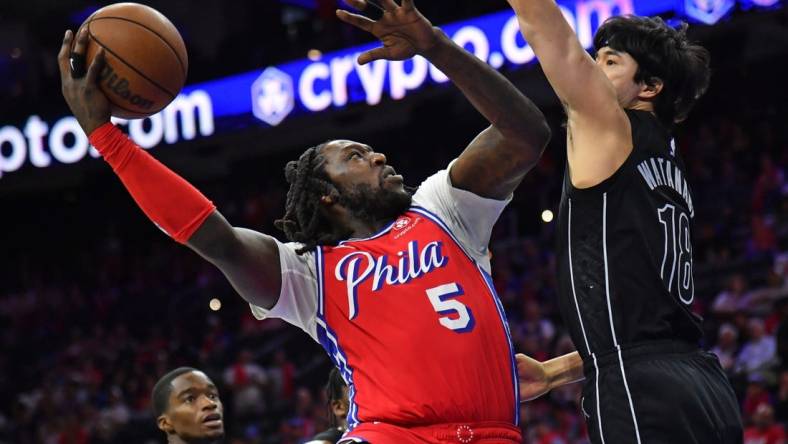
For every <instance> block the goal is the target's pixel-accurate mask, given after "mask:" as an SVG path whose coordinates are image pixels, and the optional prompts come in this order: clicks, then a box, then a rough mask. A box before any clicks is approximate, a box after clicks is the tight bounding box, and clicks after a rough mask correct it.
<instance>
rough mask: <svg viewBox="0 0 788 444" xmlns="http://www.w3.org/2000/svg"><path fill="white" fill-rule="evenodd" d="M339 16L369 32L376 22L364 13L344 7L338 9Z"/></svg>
mask: <svg viewBox="0 0 788 444" xmlns="http://www.w3.org/2000/svg"><path fill="white" fill-rule="evenodd" d="M337 18H339V19H340V20H342V21H343V22H345V23H347V24H350V25H353V26H355V27H357V28H359V29H362V30H364V31H367V32H372V25H374V24H375V22H374V21H373V20H372V19H369V18H367V17H364V16H363V15H359V14H353V13H352V12H347V11H345V10H344V9H337Z"/></svg>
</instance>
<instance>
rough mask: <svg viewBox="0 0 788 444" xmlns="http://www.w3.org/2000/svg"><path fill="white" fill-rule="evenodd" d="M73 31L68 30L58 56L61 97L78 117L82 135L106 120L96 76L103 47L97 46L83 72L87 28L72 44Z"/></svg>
mask: <svg viewBox="0 0 788 444" xmlns="http://www.w3.org/2000/svg"><path fill="white" fill-rule="evenodd" d="M73 40H74V34H73V33H72V32H71V31H70V30H69V31H66V35H65V37H64V38H63V45H62V46H61V47H60V52H59V53H58V55H57V63H58V66H59V68H60V81H61V84H62V91H63V97H65V99H66V103H68V107H69V108H71V112H72V113H74V117H76V118H77V121H78V122H79V124H80V126H82V129H83V130H84V131H85V134H87V135H90V133H92V132H93V130H95V129H96V128H98V127H100V126H101V125H103V124H105V123H107V122H109V116H110V112H109V100H107V96H105V95H104V93H103V92H102V91H101V90H100V89H99V85H98V78H99V73H100V72H101V69H102V68H103V67H104V49H103V48H102V49H100V50H99V51H98V53H96V57H94V58H93V62H92V63H91V64H90V66H89V67H88V70H87V74H85V73H84V66H80V65H84V60H85V51H86V49H87V46H88V45H87V43H88V33H87V29H82V30H81V31H80V32H79V35H78V36H77V41H76V44H74V45H73V49H72V41H73Z"/></svg>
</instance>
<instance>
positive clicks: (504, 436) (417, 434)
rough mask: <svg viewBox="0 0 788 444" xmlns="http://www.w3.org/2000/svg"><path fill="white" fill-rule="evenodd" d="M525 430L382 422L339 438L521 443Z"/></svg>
mask: <svg viewBox="0 0 788 444" xmlns="http://www.w3.org/2000/svg"><path fill="white" fill-rule="evenodd" d="M522 441H523V436H522V432H521V431H520V429H519V428H517V427H515V426H514V425H513V424H509V423H506V422H477V423H453V424H439V425H432V426H421V427H399V426H395V425H391V424H385V423H382V422H377V421H375V422H369V423H362V424H359V425H358V426H357V427H356V428H355V429H353V431H351V432H349V433H348V434H346V435H345V436H343V437H342V439H341V440H340V441H339V443H341V444H345V443H362V442H368V443H370V444H471V443H473V444H520V443H522Z"/></svg>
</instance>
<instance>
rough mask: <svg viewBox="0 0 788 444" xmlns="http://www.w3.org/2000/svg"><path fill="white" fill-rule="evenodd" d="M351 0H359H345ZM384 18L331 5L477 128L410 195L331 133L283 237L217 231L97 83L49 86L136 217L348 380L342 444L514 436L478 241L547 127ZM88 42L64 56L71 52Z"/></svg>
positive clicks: (422, 21)
mask: <svg viewBox="0 0 788 444" xmlns="http://www.w3.org/2000/svg"><path fill="white" fill-rule="evenodd" d="M349 3H350V5H351V6H354V7H356V8H357V9H359V10H363V9H365V8H366V7H367V3H366V2H365V1H363V0H352V1H350V2H349ZM379 7H380V8H382V9H383V10H384V12H383V16H382V18H380V19H379V20H377V21H373V20H370V19H368V18H366V17H363V16H361V15H356V14H351V13H348V12H346V11H337V15H338V17H339V18H340V19H341V20H343V21H345V22H348V23H350V24H352V25H355V26H357V27H359V28H361V29H364V30H366V31H369V32H370V33H372V34H373V35H375V36H376V37H377V38H378V39H380V40H381V41H382V42H383V46H382V47H380V48H377V49H373V50H371V51H368V52H366V53H364V54H361V55H360V56H359V60H358V61H359V63H361V64H367V63H374V62H375V61H376V60H382V59H385V60H405V59H408V58H410V57H413V56H415V55H421V56H423V57H425V58H427V60H429V61H430V62H432V63H433V64H434V65H435V66H436V67H437V68H439V69H440V70H441V71H442V72H443V73H445V74H446V75H447V76H448V77H449V78H450V79H451V80H452V81H453V82H454V84H455V85H456V86H457V87H458V88H459V89H460V90H461V91H462V92H463V93H464V94H465V96H466V97H467V98H468V99H469V100H470V101H471V103H472V104H473V105H474V106H475V107H476V109H477V110H478V111H479V112H480V113H481V114H482V115H484V116H485V117H486V118H487V119H488V120H489V122H490V123H491V126H490V127H489V128H487V129H485V130H484V131H483V132H482V133H481V134H479V135H478V136H477V137H476V138H475V139H474V140H473V141H472V142H471V143H470V145H469V146H468V147H467V148H466V149H465V150H464V151H463V152H462V153H461V154H460V155H459V157H458V158H457V159H455V160H454V161H453V162H451V163H450V164H449V166H448V167H447V168H446V169H445V170H442V171H439V172H437V173H436V174H434V175H433V176H431V177H429V178H428V179H426V180H425V181H424V182H423V183H422V184H421V186H420V187H418V190H417V191H414V190H412V189H410V188H408V187H406V186H405V185H404V180H403V178H402V176H400V175H398V174H397V173H396V172H395V170H394V168H392V167H391V166H389V165H388V164H387V163H386V156H384V155H383V154H381V153H379V152H376V151H374V150H373V149H372V147H370V146H368V145H365V144H363V143H359V142H354V141H350V140H332V141H330V142H327V143H324V144H321V145H319V146H316V147H312V148H309V149H307V150H306V151H305V152H304V153H303V154H302V155H301V156H300V158H299V159H298V160H297V161H293V162H290V163H289V164H288V165H287V167H286V169H285V175H286V179H287V181H288V182H289V183H290V190H289V192H288V195H287V208H286V214H285V215H284V217H283V218H282V219H281V220H279V221H277V226H278V227H280V228H281V229H282V230H283V231H284V232H285V234H286V236H287V238H288V239H289V240H290V241H291V242H290V243H281V242H279V241H277V240H276V239H275V238H273V237H271V236H268V235H265V234H262V233H258V232H255V231H252V230H248V229H244V228H237V227H233V226H232V225H230V224H229V223H228V222H227V221H226V220H225V219H224V217H223V216H222V215H221V214H220V213H219V212H218V211H217V210H216V208H215V207H214V205H213V204H212V203H211V202H210V201H209V200H208V199H206V198H205V197H204V196H203V195H202V194H200V193H199V192H198V191H197V190H196V189H195V188H194V187H192V186H191V185H189V184H188V183H187V182H186V181H184V180H183V179H182V178H180V177H179V176H177V175H176V174H175V173H173V172H172V171H170V170H169V169H167V168H166V167H164V166H163V165H161V164H160V163H158V162H157V161H156V160H154V159H153V158H152V157H151V156H150V155H149V154H147V153H146V152H145V151H144V150H142V149H140V148H139V147H137V146H136V145H134V143H133V142H131V141H130V140H129V139H128V138H127V137H126V136H124V135H123V134H122V133H121V132H120V131H119V130H118V129H116V128H115V127H114V126H113V125H112V124H111V123H109V112H108V110H109V108H108V102H107V100H106V98H105V97H104V96H103V95H102V94H101V92H100V91H99V90H98V89H97V88H96V85H95V78H96V73H97V72H98V71H99V69H100V65H101V60H102V57H101V56H99V57H98V58H97V60H98V62H96V63H94V64H93V65H92V66H90V67H89V69H88V72H87V75H86V76H85V77H84V78H74V75H73V73H70V72H69V61H68V59H69V47H70V46H71V40H72V37H71V34H70V33H67V35H66V37H65V40H64V42H63V48H62V50H61V53H60V55H59V64H60V69H61V74H62V82H63V93H64V96H65V98H66V101H67V102H68V104H69V106H70V107H71V109H72V111H73V112H74V115H75V116H76V118H77V120H78V121H79V122H80V124H81V125H82V127H83V129H84V130H85V132H86V133H87V134H89V137H90V141H91V143H92V144H93V145H94V146H95V147H96V148H97V149H98V151H99V152H100V153H101V155H102V156H103V158H104V159H105V160H106V161H107V162H108V163H109V164H110V165H111V166H112V168H113V170H114V171H115V173H116V174H117V175H118V176H119V178H120V180H121V181H122V182H123V184H124V185H125V187H126V188H127V189H128V190H129V192H130V194H131V195H132V197H133V198H134V199H135V201H136V202H137V204H138V205H139V206H140V208H141V209H142V210H143V211H144V212H145V214H146V215H147V216H148V217H149V218H150V219H151V220H152V221H153V222H154V223H156V225H157V226H159V227H160V228H161V229H162V230H163V231H165V232H166V233H167V234H168V235H170V236H171V237H172V238H174V239H175V240H176V241H178V242H180V243H183V244H185V245H187V246H189V247H190V248H192V249H193V250H195V251H196V252H197V253H198V254H200V255H201V256H202V257H204V258H205V259H206V260H208V261H210V262H211V263H213V264H215V265H216V266H217V267H218V268H219V269H221V271H222V272H223V273H224V274H225V275H226V276H227V278H228V280H229V281H230V282H231V284H232V285H233V286H234V288H235V289H236V290H237V291H238V293H239V294H240V295H241V296H242V297H243V298H244V299H245V300H246V301H248V302H249V304H250V305H251V309H252V311H253V313H254V315H255V316H256V317H257V318H259V319H264V318H267V317H277V318H281V319H284V320H286V321H287V322H289V323H291V324H293V325H295V326H298V327H300V328H301V329H303V330H304V331H305V332H306V333H307V334H309V335H310V336H311V337H312V338H314V339H315V340H316V341H318V342H319V343H320V344H321V345H322V346H323V347H324V348H325V349H326V351H327V352H328V355H329V356H330V358H331V359H332V360H333V362H334V364H335V365H336V366H337V368H339V369H340V371H341V373H342V377H343V379H344V380H345V381H346V382H347V385H348V397H349V401H350V406H349V411H348V428H349V431H348V432H347V433H346V434H345V436H344V438H343V440H344V441H345V442H372V443H374V444H387V443H397V444H408V443H414V444H415V443H468V442H474V443H488V444H492V443H519V442H521V439H522V437H521V433H520V430H519V428H518V420H519V409H518V403H519V401H520V399H521V398H527V397H531V396H533V393H529V390H530V388H529V387H531V385H529V384H523V388H524V389H525V390H524V392H523V393H519V392H520V390H519V389H520V386H519V385H518V375H517V369H516V366H515V358H514V355H513V351H512V347H511V341H510V335H509V332H508V327H507V324H506V320H505V317H504V313H503V309H502V306H501V303H500V301H499V300H498V298H497V296H496V295H495V293H494V290H493V286H492V284H491V280H490V262H489V259H488V250H487V244H488V242H489V238H490V234H491V230H492V226H493V224H494V223H495V221H496V219H497V218H498V216H499V215H500V213H501V211H502V210H503V209H504V207H505V206H506V204H507V203H508V202H509V200H510V199H511V196H512V192H513V191H514V189H515V188H516V187H517V185H518V184H519V183H520V182H521V181H522V179H523V177H524V176H525V174H526V173H527V172H528V171H529V170H530V169H531V168H532V167H533V166H534V164H535V163H536V162H537V161H538V159H539V157H540V155H541V153H542V151H543V149H544V147H545V145H546V143H547V141H548V139H549V137H550V130H549V127H548V126H547V124H546V122H545V120H544V116H543V115H542V113H541V112H540V111H539V110H538V109H537V108H536V107H535V106H534V104H533V103H531V102H530V101H529V100H528V99H527V98H526V97H524V96H523V95H522V94H521V93H520V92H519V91H518V90H517V89H516V88H515V87H514V86H513V85H512V84H511V83H510V82H509V81H507V80H506V79H505V78H504V77H503V76H501V75H500V74H499V73H497V72H496V71H495V70H493V69H492V68H490V67H489V66H488V65H487V64H485V63H484V62H482V61H480V60H478V59H477V58H475V57H474V56H473V55H471V54H469V53H468V52H466V51H465V50H463V49H462V48H461V47H459V46H457V45H456V44H454V43H453V42H452V41H451V40H450V39H449V38H448V37H447V36H446V35H445V34H444V33H443V32H442V31H441V30H440V29H439V28H436V27H433V26H432V25H431V24H430V22H429V21H428V20H427V19H426V18H424V17H423V16H422V15H421V14H420V13H419V11H418V10H417V9H416V8H415V7H414V4H413V1H412V0H403V2H402V5H398V4H396V3H395V2H394V1H393V0H382V3H381V4H380V5H379ZM85 41H86V37H85V36H84V35H80V36H79V37H78V38H77V42H76V45H75V47H74V52H77V53H80V52H82V51H84V47H85Z"/></svg>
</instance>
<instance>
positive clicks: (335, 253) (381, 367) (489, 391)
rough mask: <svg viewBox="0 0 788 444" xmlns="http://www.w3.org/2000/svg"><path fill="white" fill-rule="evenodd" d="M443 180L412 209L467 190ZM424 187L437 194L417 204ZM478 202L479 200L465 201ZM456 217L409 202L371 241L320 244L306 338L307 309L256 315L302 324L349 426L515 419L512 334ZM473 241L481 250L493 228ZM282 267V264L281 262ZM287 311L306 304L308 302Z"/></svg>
mask: <svg viewBox="0 0 788 444" xmlns="http://www.w3.org/2000/svg"><path fill="white" fill-rule="evenodd" d="M442 173H443V175H441V173H439V174H438V175H436V176H439V177H437V178H436V176H433V177H432V178H430V179H428V181H427V182H425V184H423V185H422V189H420V190H419V193H421V194H422V195H421V196H420V195H419V193H417V195H416V196H415V197H414V205H418V204H419V203H422V202H424V203H425V204H427V205H431V206H432V207H433V210H436V211H443V210H444V207H445V205H446V204H447V202H446V198H447V197H451V194H452V193H457V192H462V193H467V192H464V191H462V190H456V189H452V188H450V183H449V179H448V175H447V174H446V171H443V172H442ZM430 181H433V183H430ZM442 182H446V184H445V185H444V184H443V183H442ZM430 189H433V191H435V192H437V193H439V194H441V193H442V196H438V198H437V199H432V198H431V196H426V197H425V196H424V195H423V194H424V193H426V192H429V191H430ZM467 194H468V195H470V193H467ZM466 197H467V196H466ZM474 198H475V199H480V200H481V199H482V198H480V197H478V196H472V197H470V198H469V199H470V200H471V202H473V199H474ZM484 201H489V200H487V199H485V200H484ZM436 202H437V203H436ZM451 202H453V201H451ZM449 203H450V202H449ZM503 205H505V203H502V204H500V208H499V209H498V210H497V211H498V212H497V213H496V214H495V215H494V216H495V217H496V218H497V215H498V213H499V212H500V209H502V208H503ZM482 206H483V205H482ZM482 209H483V208H482ZM452 211H453V210H452V209H449V210H447V211H444V214H443V217H441V215H438V214H436V213H435V212H433V211H431V210H430V209H427V208H424V207H421V206H413V207H412V208H410V210H409V211H407V212H406V213H405V214H403V215H402V216H400V217H399V218H397V219H396V220H395V221H393V222H392V223H391V224H390V225H389V226H388V227H386V228H385V229H384V230H382V231H381V232H380V233H378V234H376V235H374V236H372V237H370V238H367V239H358V240H355V239H354V240H348V241H345V242H342V243H340V244H339V245H338V246H335V247H320V248H318V249H317V251H316V252H315V254H314V255H313V256H312V257H311V259H312V260H313V261H314V268H313V270H314V273H315V285H316V296H317V299H316V301H315V304H314V310H315V314H314V318H313V320H314V330H312V326H311V322H312V318H311V317H308V316H305V315H304V313H303V311H304V310H301V309H302V308H303V307H301V308H299V309H297V310H290V311H288V310H287V308H282V307H280V308H277V307H274V309H273V310H272V311H271V312H270V313H262V315H263V316H279V317H282V318H284V319H286V320H288V321H290V322H292V323H295V324H296V325H299V326H301V327H302V328H304V329H305V330H306V331H307V332H309V333H310V334H313V335H314V337H316V339H317V340H318V341H319V342H320V344H321V345H322V346H323V347H324V348H325V350H326V351H327V352H328V355H329V357H330V358H331V359H332V361H333V362H334V363H335V364H336V365H337V367H338V368H339V370H340V371H341V373H342V375H343V377H344V379H345V381H346V382H347V383H348V386H349V398H350V411H349V413H348V423H349V426H350V428H351V429H352V428H353V427H355V426H356V425H358V424H359V423H362V422H370V421H381V422H387V423H392V424H397V425H428V424H440V423H453V422H481V421H502V422H509V423H512V424H517V422H518V416H519V414H518V398H519V396H518V393H517V374H516V367H515V362H514V355H513V351H512V345H511V340H510V335H509V331H508V326H507V323H506V319H505V316H504V312H503V307H502V306H501V303H500V301H499V300H498V297H497V296H496V294H495V291H494V289H493V285H492V280H491V278H490V276H489V262H488V261H487V260H486V257H485V258H484V260H483V261H482V260H479V259H480V258H479V253H480V250H484V252H485V253H486V245H484V246H483V247H482V248H476V249H474V246H473V245H463V241H462V240H460V239H458V237H457V235H456V234H455V233H454V231H458V230H457V229H454V230H453V229H452V225H454V226H455V228H456V227H457V226H458V224H459V222H457V221H456V220H450V221H449V222H448V223H447V222H446V221H444V220H443V219H450V218H451V217H452V216H456V217H459V218H462V217H463V216H462V215H461V214H457V213H456V212H452ZM492 220H493V221H494V220H495V219H494V218H493V219H492ZM450 224H451V225H450ZM470 225H471V229H472V228H473V226H472V225H473V222H471V223H470ZM489 228H491V227H487V228H484V229H485V230H488V229H489ZM464 237H466V238H467V237H468V236H464ZM481 238H483V239H484V240H485V242H486V240H487V239H488V238H489V232H487V233H486V235H482V236H481ZM464 243H466V244H468V243H469V242H468V241H467V240H466V241H465V242H464ZM281 249H282V246H280V251H281ZM481 262H484V263H483V264H482V263H481ZM283 267H289V265H287V263H286V260H283ZM310 268H311V267H310ZM301 273H303V270H302V271H301ZM286 280H287V279H283V282H284V281H286ZM284 286H285V285H284V284H283V287H284ZM291 290H294V289H292V288H291ZM282 297H286V295H285V294H284V293H283V295H282ZM295 298H298V295H296V296H295ZM280 304H283V302H282V301H281V300H280V302H279V303H278V304H277V305H280ZM290 304H292V305H296V304H304V299H303V298H302V299H300V300H298V299H295V300H294V301H292V302H291V303H290ZM307 305H308V306H309V310H311V309H312V305H309V304H307ZM299 310H300V312H301V314H294V313H295V312H296V311H299ZM263 316H260V317H263Z"/></svg>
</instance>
